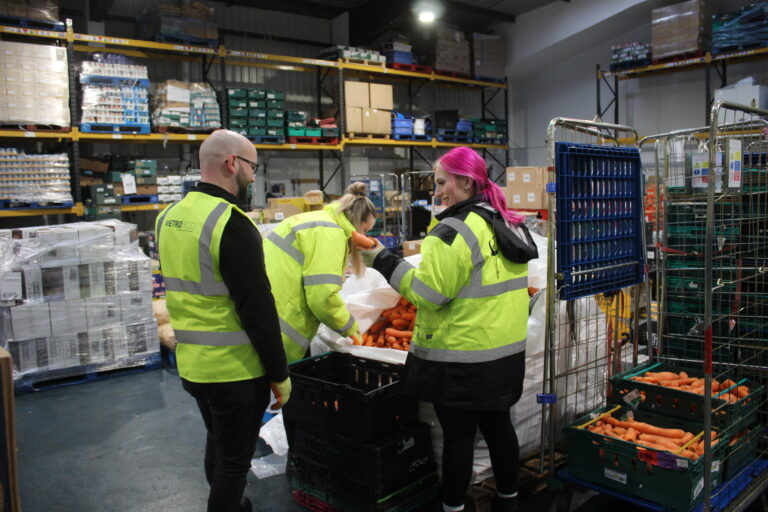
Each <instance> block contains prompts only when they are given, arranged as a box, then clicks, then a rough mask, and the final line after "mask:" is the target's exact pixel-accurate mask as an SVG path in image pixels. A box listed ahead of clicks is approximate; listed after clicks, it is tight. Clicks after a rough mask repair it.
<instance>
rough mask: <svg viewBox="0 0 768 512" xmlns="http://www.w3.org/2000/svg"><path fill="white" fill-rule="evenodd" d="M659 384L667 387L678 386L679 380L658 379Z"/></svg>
mask: <svg viewBox="0 0 768 512" xmlns="http://www.w3.org/2000/svg"><path fill="white" fill-rule="evenodd" d="M659 385H660V386H664V387H667V388H679V387H680V381H679V380H660V381H659Z"/></svg>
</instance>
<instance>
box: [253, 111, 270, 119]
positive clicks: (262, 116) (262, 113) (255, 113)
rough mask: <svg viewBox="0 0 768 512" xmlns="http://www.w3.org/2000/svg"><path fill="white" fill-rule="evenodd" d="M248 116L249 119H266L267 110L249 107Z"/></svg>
mask: <svg viewBox="0 0 768 512" xmlns="http://www.w3.org/2000/svg"><path fill="white" fill-rule="evenodd" d="M248 117H249V118H251V119H266V118H267V111H266V110H254V109H250V110H248Z"/></svg>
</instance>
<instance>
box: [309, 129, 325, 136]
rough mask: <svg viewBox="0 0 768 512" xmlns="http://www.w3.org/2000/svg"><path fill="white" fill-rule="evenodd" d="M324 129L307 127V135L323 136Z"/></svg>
mask: <svg viewBox="0 0 768 512" xmlns="http://www.w3.org/2000/svg"><path fill="white" fill-rule="evenodd" d="M322 136H323V130H321V129H320V128H307V137H322Z"/></svg>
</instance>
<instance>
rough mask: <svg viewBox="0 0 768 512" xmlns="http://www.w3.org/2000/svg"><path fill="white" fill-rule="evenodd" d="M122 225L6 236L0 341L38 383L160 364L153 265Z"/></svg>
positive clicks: (21, 379) (19, 371) (24, 380)
mask: <svg viewBox="0 0 768 512" xmlns="http://www.w3.org/2000/svg"><path fill="white" fill-rule="evenodd" d="M136 236H137V235H136V226H135V225H133V224H126V223H123V222H120V221H116V220H106V221H99V222H79V223H75V224H62V225H57V226H39V227H32V228H21V229H13V230H2V231H0V245H1V246H2V248H3V253H4V254H8V255H9V256H10V257H8V258H5V259H4V260H3V261H2V272H3V276H4V277H5V278H4V279H3V280H2V287H3V289H2V293H0V298H2V308H0V339H2V342H3V344H4V345H6V346H7V347H8V350H9V352H10V353H11V354H12V355H13V363H14V380H15V381H17V385H19V384H23V385H25V384H30V383H31V384H34V383H38V382H42V381H45V380H49V379H54V378H62V377H66V376H73V375H80V374H83V373H90V372H94V371H102V370H109V369H114V368H121V367H128V366H137V365H138V366H141V365H146V364H148V363H150V362H151V361H153V360H154V359H156V358H159V342H158V338H157V325H156V323H155V321H154V318H153V317H152V273H151V260H150V259H149V258H148V257H146V256H145V255H144V254H143V253H142V252H141V250H140V249H139V248H138V244H137V243H136Z"/></svg>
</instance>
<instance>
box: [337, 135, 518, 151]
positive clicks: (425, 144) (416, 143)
mask: <svg viewBox="0 0 768 512" xmlns="http://www.w3.org/2000/svg"><path fill="white" fill-rule="evenodd" d="M342 144H343V145H345V146H346V145H347V144H349V145H353V146H404V147H422V148H455V147H459V146H467V147H470V148H475V149H509V146H508V145H506V144H471V143H460V142H439V141H438V140H437V139H432V140H393V139H373V138H371V139H348V138H346V137H345V138H344V139H342Z"/></svg>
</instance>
